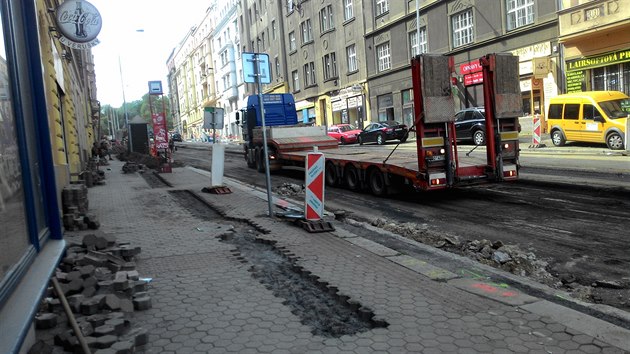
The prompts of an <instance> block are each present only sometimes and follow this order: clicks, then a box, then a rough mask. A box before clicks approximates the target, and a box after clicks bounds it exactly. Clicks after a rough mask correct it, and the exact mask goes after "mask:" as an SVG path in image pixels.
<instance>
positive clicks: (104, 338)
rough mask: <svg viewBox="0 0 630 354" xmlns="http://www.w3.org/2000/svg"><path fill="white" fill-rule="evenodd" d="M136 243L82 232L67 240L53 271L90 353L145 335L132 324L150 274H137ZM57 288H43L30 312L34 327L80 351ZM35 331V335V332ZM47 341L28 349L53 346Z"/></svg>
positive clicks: (116, 349)
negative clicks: (39, 300)
mask: <svg viewBox="0 0 630 354" xmlns="http://www.w3.org/2000/svg"><path fill="white" fill-rule="evenodd" d="M139 252H140V248H139V247H132V246H130V245H129V244H128V243H118V242H116V239H115V237H114V236H111V235H107V234H105V233H102V232H100V233H94V234H88V235H85V236H84V237H83V240H82V243H81V244H76V243H75V244H70V245H69V246H68V247H67V249H66V255H65V257H64V258H63V260H62V262H61V263H60V265H59V267H58V268H57V270H56V272H55V275H54V276H55V277H56V279H57V280H58V281H59V284H60V287H61V289H62V290H61V291H62V292H63V294H64V297H65V298H66V299H67V302H68V304H69V306H70V309H71V311H72V313H73V316H74V318H75V319H76V322H77V324H78V327H79V329H80V331H81V335H82V337H83V339H84V340H85V342H86V343H87V345H88V346H89V347H90V349H91V350H92V352H93V353H133V352H135V350H136V348H137V347H139V346H142V345H144V344H146V343H147V341H148V333H147V331H146V330H145V329H143V328H140V327H137V328H133V327H132V325H131V321H130V318H131V317H132V313H133V312H134V311H143V310H147V309H149V308H151V297H150V296H149V294H148V292H147V290H148V289H147V287H148V282H149V281H150V279H142V278H140V276H139V274H138V271H137V270H136V264H135V262H134V259H135V257H136V255H137V254H138V253H139ZM62 304H63V301H62V299H61V298H60V297H59V296H58V294H57V293H56V292H55V291H53V288H52V287H51V288H49V289H48V292H47V297H45V298H44V300H43V301H42V305H41V307H40V311H39V312H38V314H37V315H36V317H35V327H36V328H37V329H38V331H46V333H47V334H48V335H49V337H51V336H54V346H59V347H63V349H64V350H65V351H69V352H81V348H82V347H81V344H80V341H79V338H78V337H77V336H76V334H75V333H74V331H73V330H72V329H71V326H70V325H69V323H70V319H69V318H68V317H67V316H66V314H65V312H64V308H63V306H62ZM38 336H39V337H41V336H40V335H38ZM50 342H51V341H45V340H40V341H38V342H37V343H36V344H35V345H34V346H33V347H31V349H30V351H29V353H43V352H53V350H54V347H53V346H52V345H51V344H50Z"/></svg>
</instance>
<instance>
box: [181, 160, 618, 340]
mask: <svg viewBox="0 0 630 354" xmlns="http://www.w3.org/2000/svg"><path fill="white" fill-rule="evenodd" d="M187 168H189V169H192V170H193V171H195V172H197V173H199V174H203V175H208V176H209V175H210V172H207V171H204V170H200V169H197V168H194V167H187ZM224 179H225V180H226V181H228V182H229V183H230V184H232V185H233V186H234V187H235V188H237V189H239V190H241V191H242V192H245V193H251V194H253V195H254V196H255V197H257V198H260V199H263V200H266V198H267V195H266V192H265V191H263V190H259V189H258V188H255V187H251V186H248V185H245V184H243V183H241V182H240V181H237V180H234V179H233V178H230V177H224ZM273 198H274V200H280V199H282V200H285V201H287V202H289V203H290V204H292V205H294V206H296V207H300V206H298V205H299V203H298V201H296V200H294V199H292V198H288V197H282V198H279V197H278V196H276V195H274V196H273ZM202 199H203V198H202ZM326 215H334V213H332V212H331V211H329V210H328V211H326ZM345 222H346V223H348V224H349V225H353V226H357V227H362V228H364V229H367V230H370V231H373V232H376V233H378V234H380V235H383V236H388V237H392V238H395V239H397V240H399V241H402V242H405V243H408V244H410V245H413V246H415V247H417V248H419V249H421V250H423V251H425V252H427V253H431V254H436V255H437V256H439V257H445V258H447V259H451V260H454V261H457V262H460V263H462V264H465V265H466V264H467V265H470V266H474V267H475V268H477V269H481V270H483V271H484V272H487V273H489V274H492V275H494V276H497V277H501V278H504V279H507V280H509V281H510V282H512V283H514V284H517V285H519V291H523V292H526V293H527V294H530V293H534V295H528V296H533V297H534V298H537V300H538V301H539V302H540V301H547V302H549V303H551V304H553V305H555V306H558V307H560V308H563V309H572V310H573V311H576V312H579V313H581V314H582V315H583V316H585V317H589V318H593V319H598V320H599V321H604V322H606V323H609V324H610V325H611V326H615V327H618V328H619V330H620V331H621V332H623V333H627V335H628V336H629V338H630V313H627V312H625V311H622V310H619V309H617V308H614V307H611V306H608V305H599V304H591V303H587V302H583V301H580V300H578V299H574V298H572V297H571V294H569V293H567V292H564V291H560V290H556V289H553V288H551V287H549V286H546V285H544V284H540V283H538V282H535V281H532V280H529V279H527V278H524V277H521V276H518V275H515V274H512V273H508V272H504V271H502V270H500V269H496V268H493V267H491V266H488V265H484V264H481V263H478V262H476V261H474V260H472V259H470V258H468V257H463V256H460V255H457V254H453V253H450V252H446V251H443V250H440V249H437V248H435V247H431V246H427V245H426V244H422V243H419V242H417V241H414V240H410V239H408V238H406V237H403V236H401V235H398V234H395V233H392V232H389V231H387V230H383V229H380V228H377V227H375V226H372V225H370V224H368V223H365V222H361V221H357V220H354V219H350V218H346V219H345ZM344 231H345V230H344ZM331 234H333V235H335V236H336V237H339V238H341V239H345V240H346V241H348V242H349V243H352V244H354V245H355V246H358V247H362V248H364V249H365V250H367V251H369V252H371V253H374V254H375V255H377V256H381V257H383V258H385V259H389V260H390V261H392V262H394V263H398V264H400V263H399V262H396V261H395V260H394V259H392V258H393V257H397V256H400V255H402V254H400V253H399V252H398V251H396V250H394V249H391V248H388V247H386V246H384V245H382V244H378V243H376V245H373V247H371V246H370V245H372V244H373V243H375V242H373V241H370V240H367V239H365V238H362V237H360V236H357V235H354V234H353V236H350V235H349V233H348V232H340V231H337V230H336V231H333V232H331ZM358 239H361V240H358ZM366 241H369V242H366ZM411 258H413V257H411ZM414 259H416V260H418V262H424V261H422V260H421V259H417V258H414ZM427 264H428V265H430V264H429V263H427ZM400 265H401V266H403V267H406V268H408V269H411V270H413V271H415V272H416V273H418V274H420V275H423V276H427V277H428V278H430V279H432V280H434V281H438V282H443V281H444V280H445V279H444V277H447V278H448V277H449V274H454V273H452V272H450V271H449V270H447V269H444V268H441V267H437V266H434V265H430V267H428V266H427V267H425V268H418V269H417V270H416V269H414V268H413V266H412V267H408V266H405V265H404V264H400ZM424 273H426V274H424ZM454 275H455V277H453V279H456V278H461V276H459V275H457V274H454ZM446 280H448V279H446ZM488 298H492V297H488ZM494 300H496V299H494ZM552 300H554V301H552ZM558 302H561V303H563V304H559V303H558ZM565 304H566V305H565ZM580 310H581V311H580ZM604 319H605V320H604Z"/></svg>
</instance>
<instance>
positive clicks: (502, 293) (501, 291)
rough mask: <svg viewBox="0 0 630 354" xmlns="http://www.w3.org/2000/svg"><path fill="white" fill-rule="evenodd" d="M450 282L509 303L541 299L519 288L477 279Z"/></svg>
mask: <svg viewBox="0 0 630 354" xmlns="http://www.w3.org/2000/svg"><path fill="white" fill-rule="evenodd" d="M448 284H449V285H453V286H455V287H457V288H459V289H462V290H464V291H467V292H469V293H473V294H477V295H480V296H483V297H487V298H489V299H492V300H496V301H499V302H501V303H504V304H507V305H513V306H518V305H524V304H529V303H532V302H535V301H539V299H538V298H536V297H533V296H529V295H527V294H524V293H523V292H521V291H519V290H517V289H514V288H503V287H501V286H499V285H497V284H492V283H487V282H483V281H480V280H475V279H463V278H462V279H453V280H449V281H448Z"/></svg>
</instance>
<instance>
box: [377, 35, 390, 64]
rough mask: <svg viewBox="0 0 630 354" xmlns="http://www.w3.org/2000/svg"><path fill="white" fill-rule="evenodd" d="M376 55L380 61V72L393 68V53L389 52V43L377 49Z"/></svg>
mask: <svg viewBox="0 0 630 354" xmlns="http://www.w3.org/2000/svg"><path fill="white" fill-rule="evenodd" d="M376 55H377V59H378V71H385V70H389V69H390V68H391V65H392V64H391V51H390V50H389V42H387V43H383V44H381V45H379V46H377V47H376Z"/></svg>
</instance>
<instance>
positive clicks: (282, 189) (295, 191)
mask: <svg viewBox="0 0 630 354" xmlns="http://www.w3.org/2000/svg"><path fill="white" fill-rule="evenodd" d="M275 192H276V193H278V194H280V195H282V196H285V197H291V196H301V195H304V186H303V185H299V184H295V183H283V184H282V185H281V186H279V187H277V188H276V189H275Z"/></svg>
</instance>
